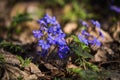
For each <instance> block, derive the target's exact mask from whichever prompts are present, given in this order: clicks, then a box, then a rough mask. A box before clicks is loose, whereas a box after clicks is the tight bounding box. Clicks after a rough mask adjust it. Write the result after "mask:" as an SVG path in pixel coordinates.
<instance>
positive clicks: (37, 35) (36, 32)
mask: <svg viewBox="0 0 120 80" xmlns="http://www.w3.org/2000/svg"><path fill="white" fill-rule="evenodd" d="M33 34H34V37H35V38H41V37H42V36H43V33H42V31H41V30H33Z"/></svg>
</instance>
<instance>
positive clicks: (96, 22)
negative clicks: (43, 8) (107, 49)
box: [91, 20, 101, 28]
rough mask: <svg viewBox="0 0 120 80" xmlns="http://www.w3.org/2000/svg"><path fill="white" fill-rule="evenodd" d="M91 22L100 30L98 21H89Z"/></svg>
mask: <svg viewBox="0 0 120 80" xmlns="http://www.w3.org/2000/svg"><path fill="white" fill-rule="evenodd" d="M91 22H92V23H93V25H95V26H96V27H97V28H100V27H101V25H100V23H99V22H98V21H95V20H91Z"/></svg>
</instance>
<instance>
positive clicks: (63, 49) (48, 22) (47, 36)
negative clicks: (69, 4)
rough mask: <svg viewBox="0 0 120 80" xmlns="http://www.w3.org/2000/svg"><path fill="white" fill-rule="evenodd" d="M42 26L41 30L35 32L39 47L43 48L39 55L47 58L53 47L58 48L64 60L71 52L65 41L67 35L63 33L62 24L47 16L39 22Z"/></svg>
mask: <svg viewBox="0 0 120 80" xmlns="http://www.w3.org/2000/svg"><path fill="white" fill-rule="evenodd" d="M38 23H39V24H40V29H39V30H34V31H33V34H34V37H35V38H37V39H38V46H40V47H41V50H42V51H40V52H39V53H40V54H41V55H42V56H45V55H46V54H47V53H48V51H49V49H50V47H51V46H52V45H55V46H57V48H58V52H57V53H58V56H59V57H60V58H64V57H65V56H66V55H67V54H68V51H69V47H68V46H67V43H66V41H65V33H64V32H63V31H62V29H61V27H60V24H59V23H58V22H57V21H56V18H55V17H51V16H49V15H48V14H46V15H45V16H44V17H43V18H41V19H40V20H38Z"/></svg>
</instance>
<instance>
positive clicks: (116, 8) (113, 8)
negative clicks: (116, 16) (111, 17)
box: [110, 5, 120, 13]
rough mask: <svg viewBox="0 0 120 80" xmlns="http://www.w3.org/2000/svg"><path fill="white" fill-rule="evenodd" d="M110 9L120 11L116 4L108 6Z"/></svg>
mask: <svg viewBox="0 0 120 80" xmlns="http://www.w3.org/2000/svg"><path fill="white" fill-rule="evenodd" d="M110 9H111V10H113V11H115V12H117V13H120V7H117V6H114V5H111V6H110Z"/></svg>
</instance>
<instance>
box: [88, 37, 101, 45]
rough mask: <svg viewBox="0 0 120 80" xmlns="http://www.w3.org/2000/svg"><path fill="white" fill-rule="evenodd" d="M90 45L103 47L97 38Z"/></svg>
mask: <svg viewBox="0 0 120 80" xmlns="http://www.w3.org/2000/svg"><path fill="white" fill-rule="evenodd" d="M89 43H90V44H92V45H96V46H101V43H100V41H99V40H98V39H97V38H95V37H94V39H93V40H90V41H89Z"/></svg>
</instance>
